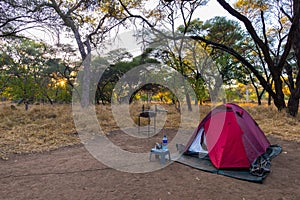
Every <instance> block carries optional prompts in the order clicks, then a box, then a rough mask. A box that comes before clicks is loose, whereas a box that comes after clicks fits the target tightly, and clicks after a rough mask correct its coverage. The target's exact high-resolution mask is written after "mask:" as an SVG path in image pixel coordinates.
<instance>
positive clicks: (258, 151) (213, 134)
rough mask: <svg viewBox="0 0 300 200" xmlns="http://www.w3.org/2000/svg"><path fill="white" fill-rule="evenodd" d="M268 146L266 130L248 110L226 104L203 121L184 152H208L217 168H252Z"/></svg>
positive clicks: (214, 110)
mask: <svg viewBox="0 0 300 200" xmlns="http://www.w3.org/2000/svg"><path fill="white" fill-rule="evenodd" d="M269 146H270V143H269V141H268V139H267V138H266V136H265V134H264V133H263V131H262V130H261V129H260V128H259V127H258V125H257V123H256V122H255V121H254V119H253V118H252V117H251V116H250V115H249V113H247V112H246V111H245V110H244V109H242V108H241V107H239V106H237V105H235V104H224V105H221V106H218V107H216V108H215V109H213V110H212V111H211V112H210V113H209V114H208V115H207V116H206V117H205V118H204V119H203V120H202V121H201V122H200V124H199V126H198V128H197V129H195V131H194V133H193V135H192V137H191V139H190V141H189V142H188V144H187V145H186V148H185V152H186V153H187V152H196V153H199V152H207V153H208V155H209V158H210V160H211V162H212V164H213V165H214V166H215V167H216V168H218V169H221V168H222V169H224V168H249V167H250V165H251V163H252V162H253V161H254V160H255V159H256V158H257V157H259V156H261V155H262V154H264V153H265V152H266V149H267V148H268V147H269ZM206 150H207V151H206Z"/></svg>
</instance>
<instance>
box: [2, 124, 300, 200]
mask: <svg viewBox="0 0 300 200" xmlns="http://www.w3.org/2000/svg"><path fill="white" fill-rule="evenodd" d="M167 131H172V130H167ZM109 137H110V139H111V140H112V141H113V142H114V143H116V144H118V145H119V146H121V147H122V148H123V149H126V148H127V149H128V150H130V148H132V146H135V145H137V144H136V143H137V140H130V139H128V138H127V139H126V143H125V142H124V139H125V137H126V136H125V135H124V134H122V133H121V132H118V131H116V132H113V133H111V134H110V136H109ZM158 137H159V136H157V138H158ZM157 138H155V137H154V138H152V140H151V141H150V143H152V144H153V142H154V141H155V140H156V139H157ZM268 138H269V140H270V142H271V143H272V144H280V145H281V146H282V148H283V152H282V153H281V154H280V155H279V156H278V157H276V158H274V159H273V160H272V167H271V170H272V171H271V173H270V174H269V176H268V177H267V178H266V180H265V181H264V182H263V183H262V184H258V183H251V182H246V181H241V180H237V179H233V178H229V177H225V176H221V175H215V174H211V173H207V172H203V171H199V170H196V169H193V168H190V167H188V166H185V165H182V164H179V163H176V162H174V163H172V164H170V165H168V166H167V167H165V168H163V169H161V170H158V171H154V172H151V173H141V174H134V173H125V172H120V171H117V170H115V169H111V168H109V167H107V166H105V165H104V164H102V163H100V162H99V161H98V160H96V159H95V158H93V157H92V156H91V155H90V154H89V152H88V151H87V150H86V149H85V148H84V146H83V145H74V146H71V147H64V148H59V149H57V150H53V151H47V152H43V153H33V154H21V155H16V154H14V155H12V156H11V157H10V159H9V160H0V199H14V200H15V199H22V200H24V199H80V200H82V199H205V200H208V199H231V200H235V199H239V200H243V199H260V200H263V199H268V200H269V199H275V200H283V199H295V200H297V199H300V169H299V166H300V154H299V150H300V147H299V142H297V141H287V140H282V139H279V138H277V137H274V136H268ZM141 144H143V143H141V142H139V145H141ZM144 144H145V146H144V147H143V148H144V149H149V147H150V146H149V143H146V142H145V143H144Z"/></svg>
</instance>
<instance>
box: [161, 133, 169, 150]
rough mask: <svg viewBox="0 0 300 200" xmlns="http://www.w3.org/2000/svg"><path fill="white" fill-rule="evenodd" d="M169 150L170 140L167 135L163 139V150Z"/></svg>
mask: <svg viewBox="0 0 300 200" xmlns="http://www.w3.org/2000/svg"><path fill="white" fill-rule="evenodd" d="M167 149H168V138H167V135H166V134H164V137H163V139H162V150H167Z"/></svg>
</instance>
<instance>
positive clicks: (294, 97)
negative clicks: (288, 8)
mask: <svg viewBox="0 0 300 200" xmlns="http://www.w3.org/2000/svg"><path fill="white" fill-rule="evenodd" d="M293 3H294V4H293V8H294V16H296V15H298V16H299V14H300V3H299V1H298V0H294V1H293ZM294 23H295V26H296V27H297V28H296V31H295V32H294V34H295V35H294V40H293V49H294V53H295V57H296V60H297V68H298V74H297V77H296V83H295V85H292V88H290V90H291V89H292V90H291V95H290V98H289V101H288V110H287V112H288V113H289V114H290V115H291V116H293V117H295V116H296V115H297V114H298V110H299V98H300V18H298V20H297V21H295V22H294ZM294 86H295V87H294Z"/></svg>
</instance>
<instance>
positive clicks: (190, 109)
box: [185, 92, 193, 111]
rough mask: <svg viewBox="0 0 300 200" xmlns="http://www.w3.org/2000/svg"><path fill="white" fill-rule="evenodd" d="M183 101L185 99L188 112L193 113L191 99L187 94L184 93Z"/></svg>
mask: <svg viewBox="0 0 300 200" xmlns="http://www.w3.org/2000/svg"><path fill="white" fill-rule="evenodd" d="M185 99H186V104H187V107H188V111H193V108H192V102H191V97H190V95H189V93H187V92H186V93H185Z"/></svg>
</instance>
